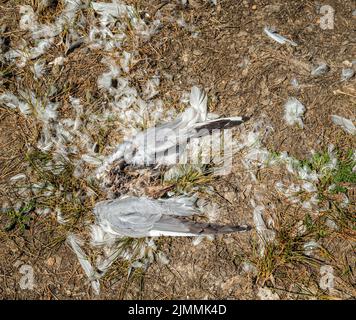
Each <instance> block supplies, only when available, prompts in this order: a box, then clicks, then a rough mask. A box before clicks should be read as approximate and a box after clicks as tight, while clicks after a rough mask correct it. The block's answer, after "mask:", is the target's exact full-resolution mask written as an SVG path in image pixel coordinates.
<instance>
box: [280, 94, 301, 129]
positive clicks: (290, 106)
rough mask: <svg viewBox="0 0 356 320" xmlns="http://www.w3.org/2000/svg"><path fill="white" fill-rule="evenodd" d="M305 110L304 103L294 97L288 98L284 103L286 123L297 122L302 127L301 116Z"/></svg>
mask: <svg viewBox="0 0 356 320" xmlns="http://www.w3.org/2000/svg"><path fill="white" fill-rule="evenodd" d="M304 112H305V107H304V105H303V104H302V103H301V102H300V101H299V100H298V99H296V98H289V99H288V101H287V103H286V104H285V105H284V119H285V120H286V122H287V124H288V125H294V124H298V125H299V126H300V127H301V128H303V127H304V124H303V120H302V116H303V114H304Z"/></svg>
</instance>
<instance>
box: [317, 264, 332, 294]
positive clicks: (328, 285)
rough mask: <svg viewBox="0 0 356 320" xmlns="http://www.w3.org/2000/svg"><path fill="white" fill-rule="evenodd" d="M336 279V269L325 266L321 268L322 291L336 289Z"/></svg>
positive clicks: (320, 281) (320, 285)
mask: <svg viewBox="0 0 356 320" xmlns="http://www.w3.org/2000/svg"><path fill="white" fill-rule="evenodd" d="M334 278H335V277H334V268H333V267H332V266H329V265H324V266H321V267H320V280H319V287H320V289H322V290H328V291H332V290H333V289H334Z"/></svg>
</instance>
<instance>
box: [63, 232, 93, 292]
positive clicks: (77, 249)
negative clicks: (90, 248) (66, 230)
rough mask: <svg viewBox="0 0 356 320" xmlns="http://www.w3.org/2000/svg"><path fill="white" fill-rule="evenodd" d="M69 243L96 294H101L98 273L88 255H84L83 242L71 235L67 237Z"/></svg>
mask: <svg viewBox="0 0 356 320" xmlns="http://www.w3.org/2000/svg"><path fill="white" fill-rule="evenodd" d="M67 243H68V244H69V245H70V246H71V248H72V249H73V251H74V253H75V254H76V256H77V258H78V261H79V263H80V265H81V266H82V268H83V270H84V272H85V274H86V276H87V277H88V278H89V280H90V281H91V284H92V288H93V290H94V292H95V293H96V294H99V281H98V280H97V279H96V272H95V270H94V268H93V266H92V264H91V263H90V261H89V259H88V257H87V255H86V254H85V253H84V251H83V249H82V248H81V246H82V245H83V242H82V241H81V240H80V239H79V238H78V237H77V236H76V235H74V234H72V233H71V234H69V235H68V236H67Z"/></svg>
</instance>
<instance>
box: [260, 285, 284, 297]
mask: <svg viewBox="0 0 356 320" xmlns="http://www.w3.org/2000/svg"><path fill="white" fill-rule="evenodd" d="M257 296H258V297H259V298H260V299H261V300H279V299H280V298H279V295H278V294H277V293H273V292H272V290H271V289H270V288H267V287H263V288H259V289H258V293H257Z"/></svg>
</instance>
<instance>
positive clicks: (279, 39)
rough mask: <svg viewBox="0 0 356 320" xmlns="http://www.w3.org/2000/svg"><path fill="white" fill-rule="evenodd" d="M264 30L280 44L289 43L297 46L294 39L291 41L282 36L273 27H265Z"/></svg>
mask: <svg viewBox="0 0 356 320" xmlns="http://www.w3.org/2000/svg"><path fill="white" fill-rule="evenodd" d="M263 31H264V32H265V34H267V36H268V37H270V38H271V39H273V40H274V41H276V42H278V43H280V44H286V43H289V44H291V45H292V46H297V44H296V43H295V42H294V41H291V40H289V39H287V38H285V37H283V36H281V35H280V34H278V33H276V31H275V30H273V29H271V28H268V27H265V28H264V29H263Z"/></svg>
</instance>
